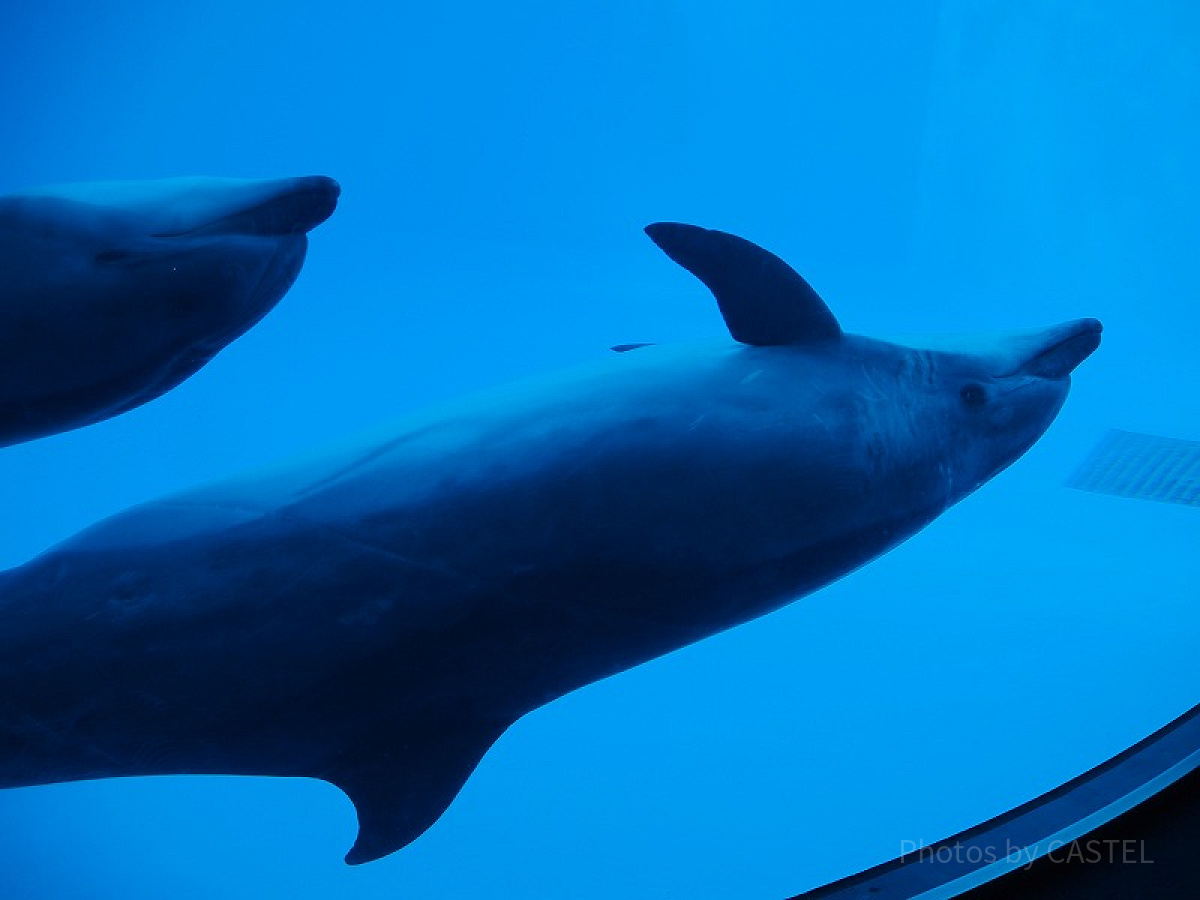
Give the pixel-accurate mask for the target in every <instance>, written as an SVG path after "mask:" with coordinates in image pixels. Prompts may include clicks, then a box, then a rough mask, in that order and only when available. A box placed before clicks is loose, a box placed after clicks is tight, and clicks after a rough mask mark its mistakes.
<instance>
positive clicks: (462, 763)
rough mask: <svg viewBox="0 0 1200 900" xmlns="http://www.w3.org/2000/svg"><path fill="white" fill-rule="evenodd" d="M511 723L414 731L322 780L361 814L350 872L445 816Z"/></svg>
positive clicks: (451, 724) (359, 755) (346, 763)
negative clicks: (447, 809)
mask: <svg viewBox="0 0 1200 900" xmlns="http://www.w3.org/2000/svg"><path fill="white" fill-rule="evenodd" d="M507 727H508V723H504V724H498V723H491V722H489V723H487V724H480V723H471V724H470V725H469V726H468V725H465V724H463V723H459V722H453V721H448V722H445V723H443V724H442V725H441V727H440V728H439V729H438V730H439V731H441V732H442V733H441V734H438V735H434V736H430V734H428V733H424V732H420V731H416V732H414V733H411V734H410V735H408V736H407V737H406V738H402V739H400V740H398V741H397V742H395V743H389V744H382V743H381V744H380V745H378V746H372V747H369V748H364V749H363V750H361V751H360V752H358V753H356V754H352V755H349V756H347V757H346V759H345V760H344V761H343V762H341V763H339V764H338V765H337V766H336V767H335V769H334V770H333V771H331V772H323V773H321V774H320V775H319V776H318V777H320V778H322V779H324V780H325V781H328V782H330V783H331V784H335V785H337V786H338V787H339V788H341V789H342V790H343V791H344V792H345V794H346V796H347V797H349V798H350V800H351V802H352V803H353V804H354V809H355V812H357V814H358V839H357V840H355V842H354V846H353V847H351V848H350V852H349V853H347V854H346V862H347V863H349V864H350V865H352V866H356V865H359V864H360V863H368V862H373V861H375V860H377V859H379V858H381V857H384V856H387V855H388V854H389V853H395V852H396V851H397V850H399V849H400V848H401V847H405V846H407V845H408V844H410V843H412V842H413V841H415V840H416V839H417V838H418V837H420V836H421V835H422V834H423V833H424V832H425V831H426V830H427V829H428V828H429V827H430V826H431V825H433V823H434V822H436V821H437V820H438V818H439V817H440V816H441V815H442V813H443V812H445V811H446V807H448V806H449V805H450V803H451V801H453V800H454V798H455V797H456V796H457V795H458V792H459V791H460V790H462V786H463V784H465V783H466V780H467V778H469V777H470V775H471V773H472V772H473V771H475V767H476V766H478V765H479V761H480V760H481V759H483V755H484V754H485V753H487V751H488V748H489V747H491V746H492V744H493V743H495V742H496V740H497V739H498V738H499V737H500V735H501V734H503V733H504V730H505V728H507Z"/></svg>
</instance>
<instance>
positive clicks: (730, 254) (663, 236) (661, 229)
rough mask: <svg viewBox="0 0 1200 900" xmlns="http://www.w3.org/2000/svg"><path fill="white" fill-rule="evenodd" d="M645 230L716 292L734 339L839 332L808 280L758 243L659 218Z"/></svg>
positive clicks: (807, 337)
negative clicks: (662, 220) (658, 220)
mask: <svg viewBox="0 0 1200 900" xmlns="http://www.w3.org/2000/svg"><path fill="white" fill-rule="evenodd" d="M646 234H647V235H649V236H650V240H652V241H654V243H656V244H658V246H659V247H660V248H661V249H662V251H663V252H664V253H666V254H667V256H669V257H671V259H673V260H675V262H677V263H679V265H681V266H683V267H684V268H685V269H687V270H688V271H689V272H691V273H692V274H693V275H695V276H696V277H697V278H699V279H700V280H701V281H703V282H704V284H705V285H706V286H707V287H708V289H709V290H710V291H712V292H713V295H714V296H715V297H716V298H717V305H718V306H720V308H721V315H722V316H724V317H725V324H726V325H727V326H728V327H729V333H730V334H731V335H733V338H734V340H737V341H740V342H741V343H743V344H753V345H755V346H759V347H772V346H780V345H783V344H808V343H813V342H815V341H826V340H834V339H836V338H838V337H840V336H841V334H842V329H841V326H840V325H838V322H837V319H835V318H834V316H833V313H831V312H830V311H829V307H827V306H826V305H825V301H823V300H822V299H821V298H820V297H819V296H817V292H816V291H814V290H813V289H812V288H811V287H810V286H809V284H808V282H807V281H805V280H804V279H803V278H801V277H800V275H799V274H798V273H797V272H796V271H795V270H794V269H793V268H792V267H791V266H789V265H788V264H787V263H785V262H784V261H783V260H782V259H780V258H779V257H778V256H776V255H775V254H774V253H770V252H768V251H766V250H764V249H763V248H762V247H759V246H758V245H757V244H752V243H751V242H750V241H747V240H745V239H744V238H740V237H737V236H735V235H732V234H726V233H725V232H723V231H710V230H708V229H706V228H699V227H697V226H695V225H684V224H681V223H678V222H655V223H654V224H653V225H647V226H646Z"/></svg>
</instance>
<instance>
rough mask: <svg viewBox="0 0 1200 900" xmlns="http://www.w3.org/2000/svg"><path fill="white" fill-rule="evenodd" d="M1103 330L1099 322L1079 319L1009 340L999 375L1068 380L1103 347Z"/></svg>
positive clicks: (1013, 336)
mask: <svg viewBox="0 0 1200 900" xmlns="http://www.w3.org/2000/svg"><path fill="white" fill-rule="evenodd" d="M1101 330H1102V326H1101V324H1100V322H1099V321H1098V320H1097V319H1076V320H1075V321H1074V322H1064V323H1063V324H1062V325H1055V326H1054V327H1053V328H1046V329H1043V330H1041V331H1037V332H1025V333H1022V334H1019V335H1012V336H1010V337H1009V338H1008V341H1007V343H1008V346H1007V347H1006V348H1005V351H1006V352H1005V353H1004V357H1005V358H1006V360H1007V365H1005V366H1004V371H1002V372H1001V373H999V374H1000V376H1001V377H1006V376H1009V375H1027V376H1031V377H1035V378H1066V377H1067V376H1068V375H1070V374H1071V372H1073V371H1074V370H1075V367H1076V366H1078V365H1079V364H1080V363H1081V362H1083V361H1084V360H1085V359H1087V358H1088V357H1089V356H1091V355H1092V352H1093V351H1094V350H1095V349H1096V348H1097V347H1099V346H1100V332H1101Z"/></svg>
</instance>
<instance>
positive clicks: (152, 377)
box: [0, 176, 338, 446]
mask: <svg viewBox="0 0 1200 900" xmlns="http://www.w3.org/2000/svg"><path fill="white" fill-rule="evenodd" d="M337 196H338V186H337V183H336V182H335V181H333V180H332V179H330V178H325V177H323V176H314V177H308V178H284V179H278V180H272V181H242V180H235V179H224V178H174V179H166V180H162V181H144V182H136V181H131V182H97V183H92V184H74V185H62V186H57V187H47V188H41V189H35V190H30V191H26V192H23V193H20V194H12V195H9V196H5V197H0V272H3V274H4V277H3V280H2V281H0V446H6V445H9V444H15V443H18V442H20V441H28V440H32V439H34V438H38V437H42V436H44V435H48V434H54V433H56V432H60V431H67V430H69V429H72V428H79V427H80V426H83V425H89V424H91V423H93V422H98V421H100V420H102V419H107V418H109V417H110V416H114V415H117V414H118V413H121V412H124V411H126V410H128V409H131V408H133V407H135V406H139V405H141V404H142V403H145V402H146V401H148V400H152V399H153V398H155V397H157V396H158V395H159V394H162V393H164V392H165V391H168V390H170V389H171V388H173V387H175V386H176V385H177V384H179V383H180V382H181V381H183V380H184V379H185V378H188V377H189V376H190V375H192V374H193V373H194V372H196V371H197V370H198V369H199V368H200V367H201V366H203V365H204V364H205V363H207V362H208V361H209V360H210V359H212V357H213V356H214V355H215V354H216V353H217V351H219V350H220V349H221V348H222V347H224V346H225V345H226V344H228V343H229V342H230V341H232V340H233V339H234V338H236V337H238V336H239V335H241V334H242V333H244V332H245V331H246V330H247V329H249V328H250V327H251V326H252V325H254V323H255V322H257V321H258V320H259V319H261V318H262V317H263V316H264V315H266V313H267V312H268V311H269V310H270V309H271V307H273V306H274V305H275V304H276V302H278V300H279V298H280V297H282V296H283V294H284V293H285V292H286V291H287V289H288V288H289V287H290V286H291V284H292V282H293V281H294V280H295V278H296V276H297V274H299V272H300V266H301V264H302V263H303V262H304V253H305V248H306V245H307V238H306V237H305V233H306V232H307V231H308V230H309V229H311V228H315V227H316V226H317V225H319V224H320V223H321V222H323V221H325V219H326V218H328V216H329V215H330V213H332V212H333V209H334V206H335V205H336V203H337Z"/></svg>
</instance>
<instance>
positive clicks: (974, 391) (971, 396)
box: [958, 384, 987, 409]
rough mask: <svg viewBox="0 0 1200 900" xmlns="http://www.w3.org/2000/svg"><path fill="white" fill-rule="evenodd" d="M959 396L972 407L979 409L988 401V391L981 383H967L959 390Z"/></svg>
mask: <svg viewBox="0 0 1200 900" xmlns="http://www.w3.org/2000/svg"><path fill="white" fill-rule="evenodd" d="M958 396H960V397H962V402H963V403H965V404H966V405H967V406H969V407H971V408H972V409H977V408H979V407H980V406H983V404H985V403H987V391H985V390H984V389H983V385H981V384H968V385H966V386H965V387H963V389H962V390H961V391H959V392H958Z"/></svg>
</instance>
